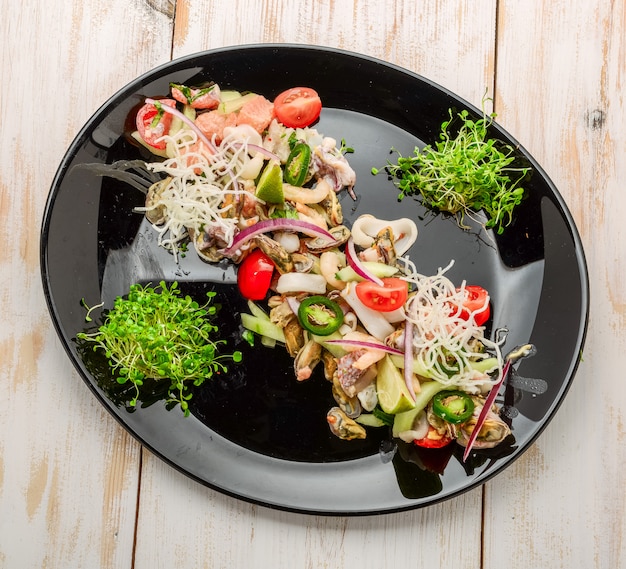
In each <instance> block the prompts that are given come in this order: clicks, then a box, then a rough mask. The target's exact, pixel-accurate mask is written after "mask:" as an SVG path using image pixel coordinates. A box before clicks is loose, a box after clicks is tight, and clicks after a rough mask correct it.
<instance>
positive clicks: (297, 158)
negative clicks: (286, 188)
mask: <svg viewBox="0 0 626 569" xmlns="http://www.w3.org/2000/svg"><path fill="white" fill-rule="evenodd" d="M310 162H311V148H310V147H309V145H308V144H305V143H304V142H300V143H299V144H296V145H295V146H294V147H293V150H292V151H291V152H290V153H289V157H288V158H287V162H286V163H285V171H284V174H283V176H284V179H285V182H287V183H288V184H291V185H292V186H302V184H304V182H305V181H306V178H307V175H308V173H309V163H310Z"/></svg>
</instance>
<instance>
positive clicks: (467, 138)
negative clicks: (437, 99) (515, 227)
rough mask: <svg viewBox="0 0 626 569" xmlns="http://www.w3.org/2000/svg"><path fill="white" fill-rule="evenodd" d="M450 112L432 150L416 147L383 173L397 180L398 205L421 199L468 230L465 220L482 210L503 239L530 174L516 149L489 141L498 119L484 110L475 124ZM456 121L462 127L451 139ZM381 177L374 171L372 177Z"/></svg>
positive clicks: (463, 113) (488, 225)
mask: <svg viewBox="0 0 626 569" xmlns="http://www.w3.org/2000/svg"><path fill="white" fill-rule="evenodd" d="M448 112H449V116H450V119H449V120H446V121H444V122H443V123H442V125H441V132H440V134H439V141H438V142H436V143H435V145H434V146H431V145H427V146H425V147H424V148H423V149H421V150H420V149H419V148H418V147H416V148H415V150H414V152H413V155H411V156H406V157H404V156H401V155H400V154H399V153H398V159H397V163H395V164H393V163H391V162H389V163H388V165H387V166H385V168H384V170H386V171H387V173H388V174H389V175H390V176H391V177H392V178H395V180H396V182H395V183H396V186H397V187H398V189H399V190H400V193H399V196H398V198H399V199H400V200H402V199H404V198H405V197H407V196H410V195H414V194H416V193H419V194H421V197H422V202H423V203H424V205H426V206H427V207H430V208H432V209H435V210H438V211H443V212H448V213H451V214H453V215H455V216H456V217H457V221H458V223H459V225H460V226H461V227H464V228H466V226H465V225H464V218H465V216H466V215H467V216H469V217H471V216H472V213H473V212H476V211H480V210H482V211H483V212H484V213H485V215H486V217H487V221H486V223H485V227H486V228H494V229H495V230H496V231H497V232H498V234H501V233H502V232H503V231H504V228H505V227H506V226H507V225H509V224H510V223H511V221H512V219H513V209H514V208H515V207H516V206H517V205H519V204H520V203H521V201H522V199H523V197H524V192H525V190H524V188H523V187H521V185H520V184H521V182H522V181H523V180H524V179H525V178H526V176H527V174H528V173H529V171H530V168H527V167H515V166H514V165H513V162H514V161H515V159H516V149H515V148H514V147H512V146H511V145H509V144H505V143H504V142H502V141H499V140H497V139H494V138H489V137H488V129H489V127H490V126H491V124H492V123H493V120H494V118H495V116H496V115H495V113H491V114H489V115H487V114H486V113H485V112H484V110H483V117H482V118H480V119H477V120H473V119H472V118H470V116H469V112H468V111H466V110H462V111H461V112H459V113H456V115H455V113H454V112H453V110H452V109H449V110H448ZM457 119H459V120H460V123H461V125H460V128H459V129H458V132H457V133H456V135H453V133H452V128H451V127H452V126H453V125H454V123H456V122H457ZM392 151H394V149H392ZM379 172H380V170H379V169H378V168H372V174H374V175H376V174H378V173H379Z"/></svg>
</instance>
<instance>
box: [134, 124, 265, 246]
mask: <svg viewBox="0 0 626 569" xmlns="http://www.w3.org/2000/svg"><path fill="white" fill-rule="evenodd" d="M164 139H165V140H166V143H167V148H168V155H170V158H167V159H166V160H164V161H163V162H152V163H149V164H148V168H149V169H150V170H152V171H153V172H161V173H164V174H166V175H167V176H168V178H167V183H166V184H165V186H164V187H163V188H161V189H160V190H159V192H158V195H157V196H156V199H155V200H154V202H153V203H152V204H151V205H150V206H146V207H138V208H136V211H137V212H143V213H145V212H148V211H150V210H153V209H157V208H163V209H164V211H165V215H164V217H165V223H164V224H162V225H154V224H153V225H154V228H155V230H156V231H157V232H158V234H159V245H161V246H162V247H164V248H166V249H168V250H170V251H172V253H173V254H174V256H175V258H177V254H178V251H179V249H180V245H181V243H182V242H183V241H184V240H185V239H187V237H188V236H189V232H190V230H191V231H193V232H194V233H198V234H200V233H202V232H205V231H209V232H211V233H212V234H214V235H218V236H219V238H220V240H221V241H223V242H225V243H227V244H228V245H230V244H231V243H232V241H233V238H234V236H235V234H236V233H237V232H238V229H239V223H240V219H239V217H238V216H235V215H233V216H228V215H226V213H227V211H228V210H229V209H230V208H231V207H232V204H228V205H225V202H224V200H225V198H226V196H227V195H229V194H231V195H239V196H245V197H246V198H247V199H256V198H255V196H254V194H253V193H251V192H247V191H246V190H244V189H240V188H239V185H238V173H239V172H240V171H241V170H242V169H243V168H244V167H245V165H246V163H247V162H248V161H250V160H251V158H250V157H249V155H248V152H247V144H246V141H245V140H240V139H238V140H236V141H235V140H234V139H232V138H227V139H225V140H224V141H223V142H222V144H221V145H220V146H218V147H217V152H216V153H212V154H208V153H207V152H206V151H204V152H203V147H204V144H203V143H201V142H200V141H198V136H197V134H196V133H195V132H194V131H193V130H190V129H181V130H179V131H178V132H176V133H175V134H174V135H173V136H166V137H164Z"/></svg>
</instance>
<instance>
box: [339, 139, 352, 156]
mask: <svg viewBox="0 0 626 569" xmlns="http://www.w3.org/2000/svg"><path fill="white" fill-rule="evenodd" d="M339 153H340V154H352V153H354V148H352V146H348V145H347V144H346V139H345V138H342V139H341V146H340V147H339Z"/></svg>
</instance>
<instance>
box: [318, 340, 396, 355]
mask: <svg viewBox="0 0 626 569" xmlns="http://www.w3.org/2000/svg"><path fill="white" fill-rule="evenodd" d="M325 343H327V344H336V345H337V346H347V347H350V348H365V349H367V350H381V351H383V352H387V353H388V354H394V355H396V356H402V355H404V352H402V351H400V350H397V349H396V348H392V347H391V346H387V345H386V344H377V343H376V342H363V341H362V340H325Z"/></svg>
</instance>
